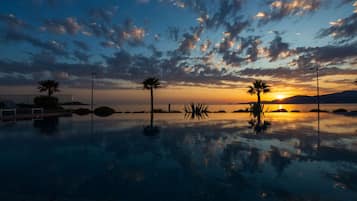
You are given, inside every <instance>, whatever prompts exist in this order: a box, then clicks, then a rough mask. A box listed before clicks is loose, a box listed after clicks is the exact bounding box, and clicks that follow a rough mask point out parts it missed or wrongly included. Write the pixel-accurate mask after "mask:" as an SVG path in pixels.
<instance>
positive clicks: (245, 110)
mask: <svg viewBox="0 0 357 201" xmlns="http://www.w3.org/2000/svg"><path fill="white" fill-rule="evenodd" d="M241 112H249V109H248V108H246V109H239V110H234V111H233V113H241Z"/></svg>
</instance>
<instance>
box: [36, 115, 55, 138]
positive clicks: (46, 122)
mask: <svg viewBox="0 0 357 201" xmlns="http://www.w3.org/2000/svg"><path fill="white" fill-rule="evenodd" d="M58 124H59V118H58V117H44V118H43V119H36V120H33V127H34V128H36V129H38V130H39V131H40V133H42V134H44V135H53V134H55V133H56V132H57V130H58Z"/></svg>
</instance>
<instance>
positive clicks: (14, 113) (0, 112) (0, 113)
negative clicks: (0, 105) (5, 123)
mask: <svg viewBox="0 0 357 201" xmlns="http://www.w3.org/2000/svg"><path fill="white" fill-rule="evenodd" d="M5 112H7V113H8V112H13V120H14V121H16V115H17V113H16V108H14V109H0V119H1V120H3V119H4V113H5Z"/></svg>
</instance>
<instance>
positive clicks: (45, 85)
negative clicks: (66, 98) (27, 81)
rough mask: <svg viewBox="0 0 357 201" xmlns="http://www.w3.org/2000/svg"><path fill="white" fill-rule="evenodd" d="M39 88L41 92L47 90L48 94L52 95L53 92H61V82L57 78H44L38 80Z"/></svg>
mask: <svg viewBox="0 0 357 201" xmlns="http://www.w3.org/2000/svg"><path fill="white" fill-rule="evenodd" d="M38 84H39V86H38V89H39V90H40V92H45V91H46V92H47V94H48V96H52V94H53V93H55V92H59V89H58V86H59V83H58V82H57V81H55V80H42V81H40V82H38Z"/></svg>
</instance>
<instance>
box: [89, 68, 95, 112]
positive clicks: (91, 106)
mask: <svg viewBox="0 0 357 201" xmlns="http://www.w3.org/2000/svg"><path fill="white" fill-rule="evenodd" d="M94 78H95V73H94V72H92V93H91V99H90V108H91V111H92V112H93V103H94Z"/></svg>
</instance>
